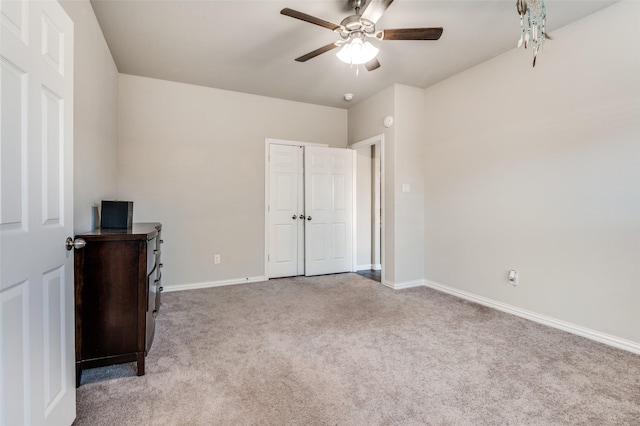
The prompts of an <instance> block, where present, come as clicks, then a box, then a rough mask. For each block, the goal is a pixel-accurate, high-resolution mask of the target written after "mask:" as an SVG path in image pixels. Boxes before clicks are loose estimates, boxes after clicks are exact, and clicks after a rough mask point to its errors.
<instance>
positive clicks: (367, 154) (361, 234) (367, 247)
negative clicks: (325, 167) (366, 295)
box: [349, 135, 385, 283]
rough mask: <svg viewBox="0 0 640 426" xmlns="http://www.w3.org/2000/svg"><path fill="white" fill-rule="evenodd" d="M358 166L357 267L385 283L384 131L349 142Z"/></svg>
mask: <svg viewBox="0 0 640 426" xmlns="http://www.w3.org/2000/svg"><path fill="white" fill-rule="evenodd" d="M349 148H350V149H352V150H354V151H355V166H354V187H355V190H354V243H353V246H354V254H353V259H354V267H353V270H354V271H356V273H358V274H359V275H362V276H365V277H367V278H370V279H373V280H375V281H378V282H382V283H384V268H383V265H384V215H383V208H384V205H385V204H384V135H378V136H374V137H372V138H369V139H365V140H363V141H360V142H357V143H355V144H353V145H350V146H349Z"/></svg>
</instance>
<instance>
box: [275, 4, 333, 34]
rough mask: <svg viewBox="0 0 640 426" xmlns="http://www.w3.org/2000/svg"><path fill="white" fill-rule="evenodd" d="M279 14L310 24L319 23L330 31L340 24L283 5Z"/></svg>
mask: <svg viewBox="0 0 640 426" xmlns="http://www.w3.org/2000/svg"><path fill="white" fill-rule="evenodd" d="M280 13H281V14H283V15H286V16H290V17H292V18H296V19H300V20H301V21H305V22H309V23H310V24H315V25H319V26H321V27H324V28H328V29H330V30H331V31H334V30H337V29H338V28H340V25H338V24H334V23H333V22H329V21H325V20H324V19H320V18H316V17H315V16H311V15H307V14H306V13H302V12H298V11H297V10H293V9H289V8H288V7H285V8H284V9H282V10H281V11H280Z"/></svg>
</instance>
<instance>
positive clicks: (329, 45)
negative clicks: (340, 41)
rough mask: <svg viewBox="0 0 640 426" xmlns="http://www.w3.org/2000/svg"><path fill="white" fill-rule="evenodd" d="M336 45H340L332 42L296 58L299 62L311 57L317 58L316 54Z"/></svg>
mask: <svg viewBox="0 0 640 426" xmlns="http://www.w3.org/2000/svg"><path fill="white" fill-rule="evenodd" d="M336 47H338V45H336V44H335V43H331V44H327V45H326V46H322V47H321V48H319V49H316V50H314V51H313V52H309V53H307V54H306V55H302V56H300V57H299V58H296V61H298V62H306V61H308V60H309V59H311V58H315V57H316V56H318V55H320V54H322V53H324V52H328V51H330V50H331V49H335V48H336Z"/></svg>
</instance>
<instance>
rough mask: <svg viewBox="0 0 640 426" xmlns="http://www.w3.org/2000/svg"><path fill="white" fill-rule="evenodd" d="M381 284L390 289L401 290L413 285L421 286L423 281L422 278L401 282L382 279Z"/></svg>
mask: <svg viewBox="0 0 640 426" xmlns="http://www.w3.org/2000/svg"><path fill="white" fill-rule="evenodd" d="M382 285H384V286H387V287H389V288H391V289H394V290H402V289H405V288H413V287H423V286H424V285H425V284H424V281H422V280H415V281H405V282H401V283H394V282H391V281H384V282H383V283H382Z"/></svg>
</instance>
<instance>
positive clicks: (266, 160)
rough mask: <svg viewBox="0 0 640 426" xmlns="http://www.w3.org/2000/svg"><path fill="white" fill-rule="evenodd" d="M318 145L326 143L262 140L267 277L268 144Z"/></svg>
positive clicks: (265, 274)
mask: <svg viewBox="0 0 640 426" xmlns="http://www.w3.org/2000/svg"><path fill="white" fill-rule="evenodd" d="M271 144H275V145H293V146H320V147H328V146H329V144H326V143H314V142H299V141H289V140H285V139H273V138H265V140H264V276H265V279H269V189H270V187H269V171H270V170H269V145H271Z"/></svg>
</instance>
